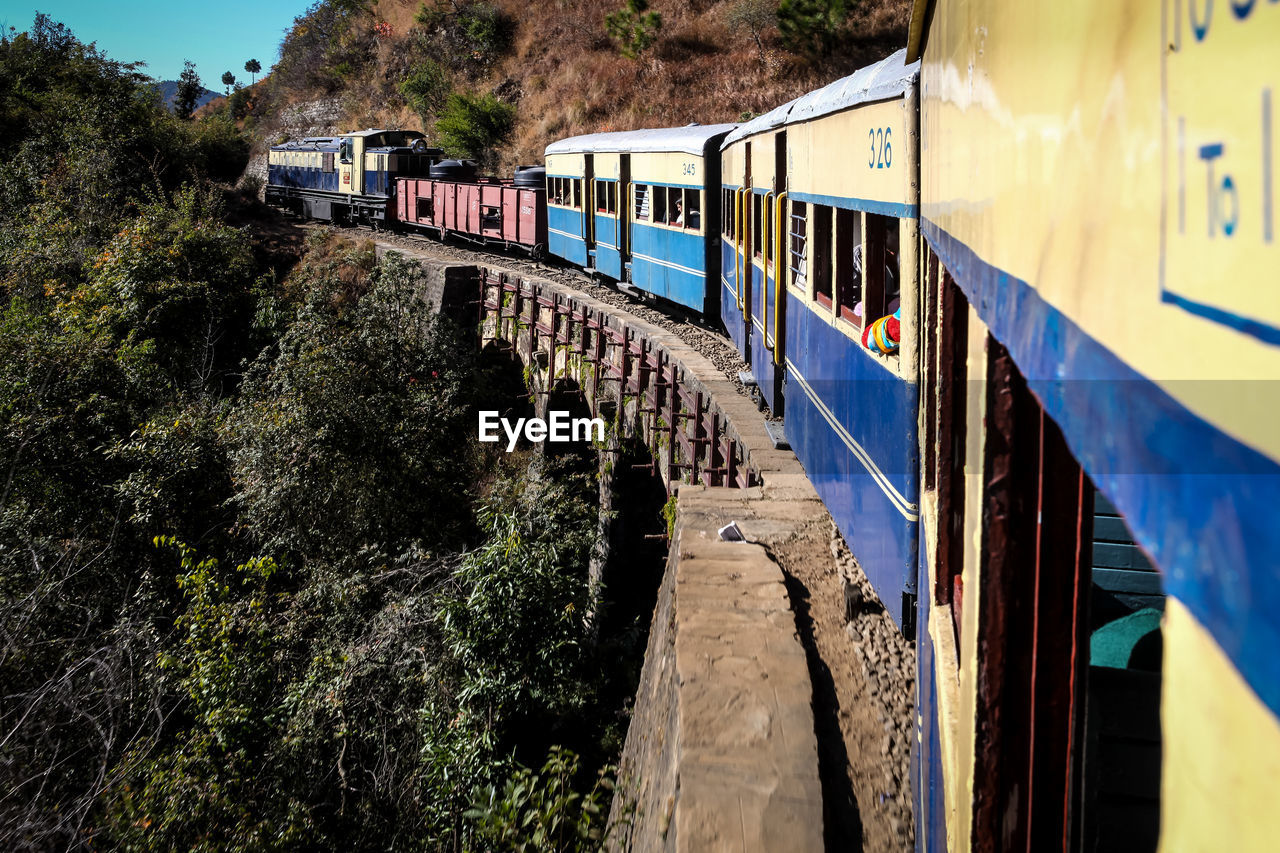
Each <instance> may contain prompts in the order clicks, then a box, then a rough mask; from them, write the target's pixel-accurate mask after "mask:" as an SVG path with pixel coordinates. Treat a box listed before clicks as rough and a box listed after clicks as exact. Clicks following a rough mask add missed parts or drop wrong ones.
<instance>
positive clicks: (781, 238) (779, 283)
mask: <svg viewBox="0 0 1280 853" xmlns="http://www.w3.org/2000/svg"><path fill="white" fill-rule="evenodd" d="M775 204H776V205H777V210H776V213H775V215H774V221H775V222H776V223H777V228H776V229H775V230H776V232H777V233H776V235H775V236H776V238H777V241H776V242H775V243H774V247H775V249H776V250H777V251H775V252H774V255H773V346H772V347H770V352H772V353H773V363H774V364H775V365H780V364H782V353H781V352H780V351H779V349H780V348H779V347H778V316H779V315H780V314H781V313H782V311H781V310H780V306H781V305H782V300H783V299H786V298H787V289H786V287H785V286H784V285H783V281H784V280H785V279H784V277H785V276H786V275H787V273H788V272H789V271H790V269H791V258H790V255H784V252H785V251H786V248H787V239H786V234H787V229H786V228H784V227H783V226H784V225H786V214H785V211H786V209H787V194H786V193H785V192H782V193H779V194H778V198H777V201H776V202H775ZM765 304H766V305H768V300H766V301H765ZM766 328H767V326H766ZM766 337H767V335H766Z"/></svg>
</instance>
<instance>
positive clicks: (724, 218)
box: [720, 190, 737, 240]
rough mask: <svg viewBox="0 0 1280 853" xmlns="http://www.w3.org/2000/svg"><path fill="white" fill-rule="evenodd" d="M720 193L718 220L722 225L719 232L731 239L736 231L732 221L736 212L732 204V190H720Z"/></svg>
mask: <svg viewBox="0 0 1280 853" xmlns="http://www.w3.org/2000/svg"><path fill="white" fill-rule="evenodd" d="M720 195H721V198H720V221H721V222H722V223H723V226H724V227H723V228H721V232H722V233H723V234H724V236H726V237H728V238H729V239H730V240H732V239H733V237H734V235H735V233H736V232H735V230H734V225H735V223H734V221H733V217H734V215H735V214H736V213H737V210H736V209H735V207H734V204H733V190H721V191H720Z"/></svg>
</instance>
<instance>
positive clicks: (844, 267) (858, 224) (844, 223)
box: [836, 208, 864, 328]
mask: <svg viewBox="0 0 1280 853" xmlns="http://www.w3.org/2000/svg"><path fill="white" fill-rule="evenodd" d="M861 247H862V214H860V213H856V212H854V211H852V210H845V209H843V208H841V209H839V210H837V211H836V305H837V306H839V309H840V316H841V317H842V318H843V319H845V320H847V321H849V322H850V323H852V324H853V325H855V326H857V327H858V328H862V321H863V310H864V306H863V304H862V303H863V280H862V278H863V277H862V248H861Z"/></svg>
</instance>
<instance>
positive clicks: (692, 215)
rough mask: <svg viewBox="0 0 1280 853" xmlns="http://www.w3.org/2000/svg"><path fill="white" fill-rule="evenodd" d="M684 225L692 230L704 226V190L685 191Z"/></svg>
mask: <svg viewBox="0 0 1280 853" xmlns="http://www.w3.org/2000/svg"><path fill="white" fill-rule="evenodd" d="M684 227H685V228H687V229H689V230H690V231H698V230H699V229H701V228H702V192H701V191H700V190H685V191H684Z"/></svg>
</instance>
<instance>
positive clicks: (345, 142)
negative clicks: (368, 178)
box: [338, 136, 364, 196]
mask: <svg viewBox="0 0 1280 853" xmlns="http://www.w3.org/2000/svg"><path fill="white" fill-rule="evenodd" d="M338 191H339V192H342V193H345V194H347V195H349V196H358V195H362V194H363V193H364V137H361V136H344V137H342V139H341V141H340V142H339V143H338Z"/></svg>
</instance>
